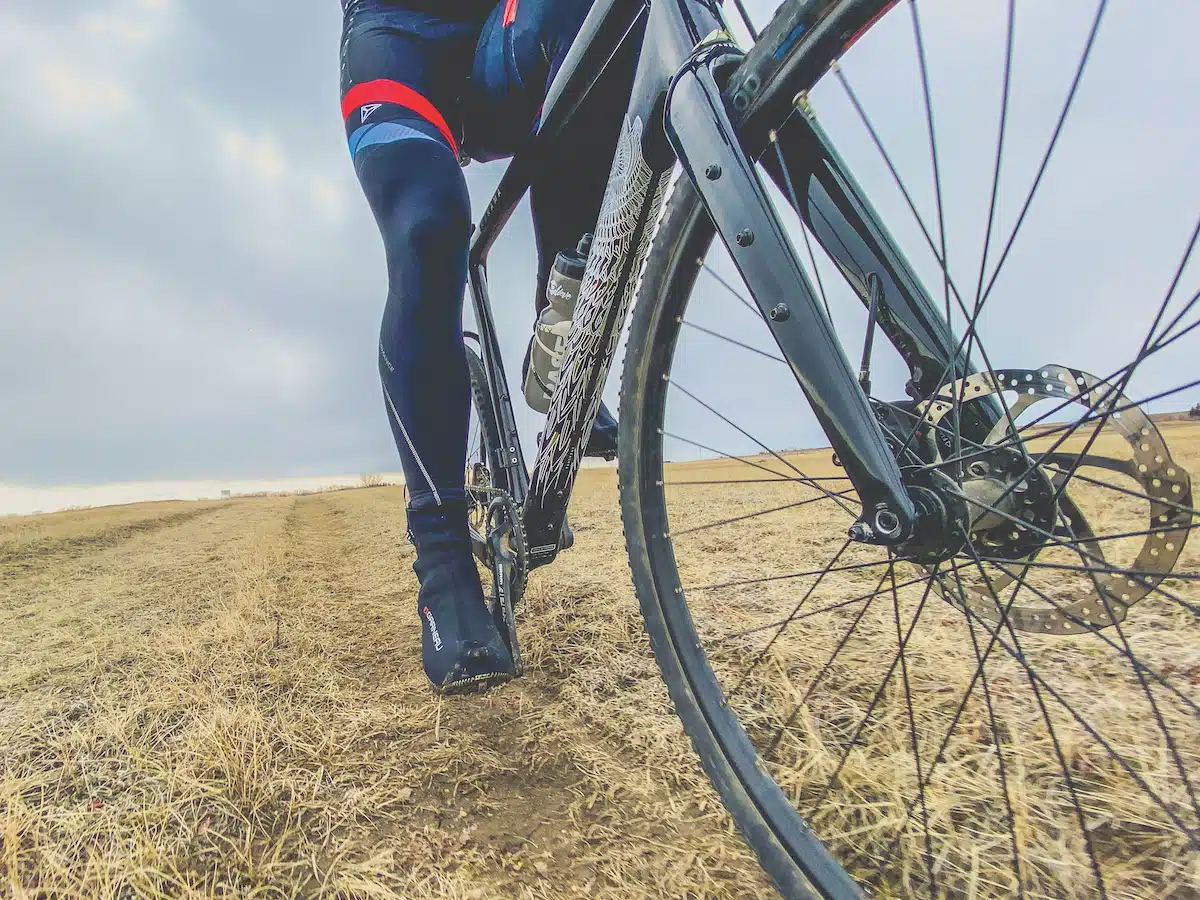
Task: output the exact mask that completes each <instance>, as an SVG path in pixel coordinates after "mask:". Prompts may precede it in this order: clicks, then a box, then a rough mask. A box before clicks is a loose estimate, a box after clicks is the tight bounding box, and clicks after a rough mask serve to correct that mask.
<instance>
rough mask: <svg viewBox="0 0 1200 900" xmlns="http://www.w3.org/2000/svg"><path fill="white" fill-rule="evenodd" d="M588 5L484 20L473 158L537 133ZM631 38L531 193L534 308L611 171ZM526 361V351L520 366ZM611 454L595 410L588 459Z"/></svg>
mask: <svg viewBox="0 0 1200 900" xmlns="http://www.w3.org/2000/svg"><path fill="white" fill-rule="evenodd" d="M591 6H592V0H516V2H506V3H504V4H501V5H500V6H498V7H497V8H496V9H495V10H494V11H493V12H492V15H491V16H490V17H489V19H488V20H487V22H486V23H485V24H484V28H483V32H482V34H481V36H480V40H479V47H478V49H477V52H476V55H475V64H474V67H473V70H472V76H471V87H470V90H469V93H468V97H467V114H468V115H467V138H468V143H469V147H468V149H469V150H470V152H471V153H472V155H475V156H477V157H478V158H481V159H491V158H496V157H499V156H503V155H506V154H508V153H512V152H513V151H514V150H515V149H516V148H517V147H518V146H519V145H520V142H521V141H522V140H523V139H524V138H525V137H526V136H528V135H529V134H530V133H531V132H533V131H534V130H536V128H537V125H538V122H539V119H540V115H541V109H542V102H543V100H544V99H545V95H546V91H547V90H548V89H549V87H550V84H551V82H552V81H553V80H554V76H555V75H556V74H557V73H558V70H559V67H560V66H561V65H562V62H563V59H564V58H565V57H566V54H567V51H568V50H569V49H570V47H571V44H572V42H573V41H574V40H575V36H576V35H577V34H578V33H579V28H580V26H581V25H582V24H583V20H584V18H585V17H586V16H587V13H588V10H589V9H590V8H591ZM637 44H638V42H637V41H632V42H630V43H629V44H628V45H627V46H626V47H624V48H622V50H621V51H620V52H619V53H618V55H617V57H616V58H615V59H614V60H613V63H612V65H611V66H610V67H609V69H608V70H607V71H606V73H605V75H604V77H603V79H602V81H601V82H600V83H599V84H598V85H597V87H596V88H595V89H594V90H593V91H592V93H591V94H590V95H589V96H588V98H587V99H586V100H585V104H584V107H583V108H582V109H581V110H580V114H579V115H578V116H576V117H575V119H574V121H573V122H572V125H571V127H570V128H569V129H568V131H567V132H566V133H565V134H564V135H563V136H562V138H561V141H560V144H559V148H560V157H561V158H562V159H564V160H569V161H570V162H569V164H564V165H561V166H548V167H546V169H545V171H543V172H541V173H539V175H538V177H537V178H535V179H534V182H533V185H532V189H531V192H530V202H531V206H532V211H533V223H534V239H535V242H536V246H537V254H538V286H537V292H536V294H535V299H534V305H535V310H536V311H537V312H541V311H542V309H544V308H545V306H546V304H547V303H548V300H547V299H546V283H547V280H548V279H549V274H550V266H551V265H552V263H553V260H554V255H555V254H556V253H557V252H558V251H560V250H562V249H565V248H567V247H573V246H574V245H575V243H576V242H577V241H578V239H579V237H580V236H581V235H582V234H583V233H584V232H585V231H590V230H592V229H593V228H594V226H595V223H596V220H597V218H598V216H599V213H600V204H601V201H602V200H603V197H604V189H605V186H606V184H607V181H608V174H609V170H610V168H611V166H612V159H613V153H614V150H615V148H616V138H617V135H618V133H619V126H620V122H621V118H622V116H623V115H624V112H625V109H626V107H627V105H628V100H629V92H630V88H631V86H632V83H633V75H634V70H635V68H636V65H637V55H636V52H637ZM528 365H529V357H528V354H526V359H525V362H524V366H526V367H527V366H528ZM615 450H616V420H615V419H614V418H613V417H612V414H611V413H610V412H609V410H608V408H607V407H606V406H604V405H601V408H600V413H599V415H598V416H597V420H596V425H595V427H594V429H593V435H592V438H591V439H590V440H589V442H588V447H587V452H588V453H589V455H591V454H594V455H608V454H609V453H615Z"/></svg>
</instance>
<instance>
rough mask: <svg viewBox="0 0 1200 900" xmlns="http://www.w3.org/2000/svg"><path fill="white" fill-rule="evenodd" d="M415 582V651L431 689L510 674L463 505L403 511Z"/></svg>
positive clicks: (473, 687)
mask: <svg viewBox="0 0 1200 900" xmlns="http://www.w3.org/2000/svg"><path fill="white" fill-rule="evenodd" d="M408 526H409V536H410V538H411V539H412V542H413V544H414V545H415V546H416V548H417V559H416V561H415V562H414V563H413V571H414V572H415V573H416V575H417V580H418V581H419V582H420V584H421V589H420V592H419V594H418V595H417V615H418V616H419V617H420V619H421V656H422V662H423V663H424V667H425V675H426V677H428V678H429V681H430V684H432V685H433V689H434V690H435V691H437V692H439V693H443V694H455V693H465V692H469V691H480V690H486V689H488V688H490V687H493V686H495V685H498V684H503V683H504V682H506V681H510V680H511V679H512V678H513V677H514V676H515V669H514V667H513V661H512V655H511V654H510V653H509V651H508V647H507V646H506V645H505V642H504V639H503V638H502V637H501V635H500V632H499V630H498V629H497V627H496V623H495V621H494V619H493V618H492V614H491V613H490V612H489V611H488V608H487V604H486V602H485V601H484V598H483V585H482V584H481V583H480V580H479V570H478V569H476V568H475V558H474V556H473V555H472V552H471V538H470V533H469V531H468V530H467V512H466V504H465V503H462V502H459V503H450V504H444V505H442V506H429V507H425V508H423V509H412V508H411V507H410V508H409V510H408Z"/></svg>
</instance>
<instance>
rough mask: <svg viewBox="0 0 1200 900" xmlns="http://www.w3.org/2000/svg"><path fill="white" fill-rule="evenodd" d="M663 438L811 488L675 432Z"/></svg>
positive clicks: (772, 470)
mask: <svg viewBox="0 0 1200 900" xmlns="http://www.w3.org/2000/svg"><path fill="white" fill-rule="evenodd" d="M663 437H669V438H671V439H672V440H675V441H682V442H683V443H685V444H689V445H691V446H693V447H696V448H697V449H699V450H707V451H708V452H709V453H715V454H717V456H719V457H721V458H722V459H729V460H735V461H737V462H740V463H745V464H746V465H748V466H750V467H752V468H755V469H761V470H762V471H764V472H766V473H767V474H769V475H778V476H779V479H778V480H779V481H790V482H792V483H793V484H803V485H807V486H810V487H811V485H809V484H808V481H806V480H804V479H802V478H792V477H791V476H790V475H788V474H787V472H777V471H775V470H774V469H769V468H767V467H766V466H764V465H762V464H761V463H756V462H754V460H752V459H746V458H745V457H743V456H734V455H733V454H732V453H725V452H723V451H721V450H714V449H713V448H712V447H710V446H708V445H707V444H701V443H700V442H699V441H693V440H692V439H691V438H685V437H683V436H682V435H678V434H675V433H674V432H671V431H665V430H664V431H663ZM770 480H775V479H770Z"/></svg>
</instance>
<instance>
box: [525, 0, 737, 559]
mask: <svg viewBox="0 0 1200 900" xmlns="http://www.w3.org/2000/svg"><path fill="white" fill-rule="evenodd" d="M722 27H723V24H722V22H721V21H720V19H719V18H718V16H717V12H716V11H715V7H711V6H710V5H708V4H707V3H704V2H684V0H674V2H672V0H664V2H661V3H655V4H654V5H653V6H651V8H650V19H649V22H648V23H647V29H646V40H645V42H644V44H643V51H642V57H641V59H640V61H639V63H638V71H637V75H636V77H635V78H634V85H633V93H632V99H631V102H630V105H629V110H628V112H627V113H626V116H625V122H624V124H623V126H622V128H621V134H620V137H619V138H618V141H617V150H616V155H615V157H614V159H613V166H612V170H611V172H610V174H609V179H608V187H607V189H606V190H605V194H604V202H603V205H602V206H601V210H600V219H599V222H598V223H597V225H596V233H595V238H594V240H593V241H592V250H591V255H590V256H589V257H588V263H587V269H586V270H585V272H584V276H583V284H582V285H581V287H580V292H579V302H578V305H577V306H576V310H575V317H574V319H573V321H572V324H571V332H570V334H569V336H568V338H567V347H566V351H565V355H564V357H563V366H562V371H561V374H560V376H559V380H558V385H557V387H556V388H555V390H554V395H553V397H552V399H551V401H550V410H549V413H548V414H547V417H546V426H545V429H544V430H543V432H542V435H543V437H542V444H541V447H540V448H539V449H538V457H537V462H536V464H535V466H534V470H533V477H532V479H531V481H530V485H529V496H528V498H527V499H526V501H525V513H524V522H525V532H526V542H527V546H528V548H529V565H530V568H536V567H538V566H542V565H545V564H546V563H548V562H550V561H551V560H552V559H553V558H554V557H555V555H557V553H558V544H559V537H560V535H561V532H562V524H563V520H564V518H565V516H566V509H567V504H568V502H569V501H570V498H571V490H572V488H573V487H574V484H575V476H576V474H577V473H578V471H579V465H580V463H581V462H582V460H583V448H584V445H585V444H586V442H587V437H588V435H589V433H590V432H591V428H592V423H593V422H595V420H596V414H597V412H598V411H599V409H600V401H601V397H602V395H603V392H604V384H605V381H606V380H607V378H608V372H609V369H610V368H611V366H612V360H613V356H614V355H615V353H616V349H617V343H618V341H619V340H620V337H621V329H622V327H623V326H624V324H625V319H626V316H627V314H628V312H629V304H630V301H631V300H632V298H633V292H634V288H635V287H636V285H637V279H638V276H639V275H640V274H641V268H642V263H643V262H644V261H645V258H646V254H647V252H648V251H649V249H650V237H651V234H652V232H653V227H654V225H655V223H656V222H657V221H658V217H659V213H660V212H661V211H662V205H663V199H664V197H665V195H666V189H667V185H668V184H669V182H670V176H671V170H672V168H673V166H674V162H675V159H674V155H673V154H672V152H671V150H670V147H669V145H668V143H667V140H666V135H665V134H664V132H663V126H662V122H663V103H664V100H665V97H666V92H667V88H668V86H669V85H670V82H671V78H672V77H673V76H674V74H675V72H676V71H678V69H679V67H680V66H682V65H683V63H684V61H685V60H686V59H687V57H688V55H689V54H690V53H691V51H692V48H693V47H695V45H696V43H697V42H698V40H699V37H697V35H705V34H709V33H712V32H713V31H714V30H717V29H719V28H722Z"/></svg>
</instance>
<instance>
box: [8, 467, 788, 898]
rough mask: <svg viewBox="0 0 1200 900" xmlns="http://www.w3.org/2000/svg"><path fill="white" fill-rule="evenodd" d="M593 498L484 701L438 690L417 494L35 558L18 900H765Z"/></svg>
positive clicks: (162, 519) (248, 504)
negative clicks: (411, 501)
mask: <svg viewBox="0 0 1200 900" xmlns="http://www.w3.org/2000/svg"><path fill="white" fill-rule="evenodd" d="M585 477H586V478H587V479H589V480H590V482H592V485H591V487H590V488H589V489H588V490H584V491H581V492H580V501H579V502H578V503H577V504H575V506H574V507H573V510H577V511H576V512H574V513H573V515H574V516H575V517H576V519H577V520H578V521H579V522H580V523H581V524H580V526H579V532H580V534H579V543H578V544H577V549H576V550H574V551H572V553H570V554H567V555H565V556H564V557H563V560H562V562H561V564H560V565H558V566H556V567H554V568H553V569H552V570H551V571H550V572H547V573H545V574H544V575H543V574H542V573H539V574H538V576H537V577H535V578H534V580H533V582H532V584H531V586H530V590H529V594H528V598H527V601H526V605H525V608H524V609H523V611H522V612H521V614H520V623H521V629H522V638H523V641H524V647H525V652H526V656H527V660H528V663H529V669H530V672H529V675H528V677H527V678H525V679H524V680H522V681H521V682H517V683H514V684H511V685H508V686H506V687H504V688H502V689H499V690H497V691H494V692H492V693H491V694H489V695H486V696H483V697H470V698H455V699H439V698H437V697H436V696H434V695H433V694H432V693H431V692H430V691H429V689H428V688H427V686H426V683H425V679H424V676H423V674H422V673H421V671H420V663H419V654H420V633H419V630H418V629H417V627H416V614H415V597H416V587H417V585H416V580H415V577H414V576H413V573H412V570H411V563H412V559H413V554H412V548H411V546H410V545H409V544H408V543H407V542H406V541H405V539H404V524H403V506H402V504H403V498H402V494H401V492H400V491H398V490H395V489H390V488H380V489H370V490H356V491H345V492H337V493H329V494H323V495H313V496H305V497H295V498H272V499H263V500H249V501H237V502H234V503H226V504H215V505H214V504H173V505H172V506H171V507H169V508H164V509H163V510H161V512H162V513H163V514H162V515H159V516H146V517H145V518H138V517H137V516H136V515H135V513H133V512H131V511H130V510H129V509H124V510H123V511H122V512H121V513H120V519H118V520H117V521H115V522H106V521H105V518H106V515H108V514H109V513H106V511H104V510H97V511H93V512H92V513H91V514H90V515H89V516H83V515H82V514H80V513H71V514H70V515H71V517H72V519H71V522H72V524H71V526H70V528H67V529H65V530H66V531H67V532H68V533H67V534H65V535H62V536H59V537H54V536H50V537H45V536H41V537H39V539H38V541H34V542H28V541H27V542H26V546H24V547H21V548H20V550H19V551H18V552H19V553H21V554H22V555H21V557H20V559H21V564H20V565H19V566H17V565H12V566H10V568H9V569H8V571H7V574H6V577H5V578H3V579H2V580H0V697H3V698H4V699H0V746H2V747H3V748H4V750H3V751H2V753H3V755H2V756H0V762H2V764H3V778H2V779H0V820H2V822H3V826H4V827H3V828H2V829H0V885H7V886H8V887H9V888H10V889H11V890H12V892H13V893H14V895H16V896H21V894H20V893H19V892H20V891H22V890H23V891H25V892H26V894H27V895H30V896H32V895H35V894H36V892H38V891H42V892H44V893H45V894H46V895H54V896H80V897H83V896H86V897H122V898H123V897H133V896H138V897H227V896H247V895H250V894H252V893H254V895H255V896H263V897H347V898H349V897H363V898H367V897H370V898H379V897H416V898H420V897H487V898H492V897H546V898H549V897H562V896H584V895H586V896H590V897H613V898H617V897H622V898H625V897H661V896H670V897H683V896H689V897H731V898H732V897H738V898H741V897H746V898H749V897H768V896H771V892H770V890H769V887H768V884H767V882H766V880H765V878H764V877H763V876H762V874H761V872H760V871H759V869H758V867H757V864H756V863H755V862H754V860H753V858H752V857H751V856H750V855H749V854H748V852H747V851H746V850H745V848H744V846H743V845H742V844H741V841H740V839H739V838H738V837H737V836H736V835H735V834H734V833H733V832H732V830H731V825H730V823H729V822H728V820H727V817H726V815H725V813H724V811H723V810H722V809H721V808H720V806H719V804H718V803H717V802H716V799H715V795H714V794H713V793H712V791H711V789H710V788H709V786H708V784H707V782H706V780H705V779H704V777H703V775H702V774H701V772H700V770H699V767H698V765H697V763H696V760H695V757H694V755H693V754H692V752H691V749H690V746H689V744H688V742H687V739H686V737H685V736H684V735H683V733H682V729H681V728H680V727H679V725H678V722H677V720H676V719H675V718H674V716H673V714H672V713H671V712H670V710H669V708H668V706H667V703H666V693H665V690H664V689H663V687H662V685H661V682H660V681H659V680H658V677H657V670H656V668H655V666H654V662H653V658H652V656H651V654H650V651H649V646H648V644H647V642H646V641H645V639H644V636H643V635H642V633H641V626H640V619H639V618H638V617H637V615H636V607H635V604H634V600H633V597H632V589H631V588H630V586H629V578H628V574H627V569H626V568H625V560H624V555H623V553H624V551H623V546H622V545H621V533H620V525H619V521H618V520H617V517H616V505H615V500H616V498H615V485H614V484H613V483H612V473H610V472H598V473H595V474H590V475H587V476H585ZM179 506H184V507H187V508H185V509H179V508H177V507H179ZM43 518H46V517H43ZM89 520H90V521H89ZM39 527H40V528H42V529H44V528H45V527H46V523H45V522H42V523H41V524H40V525H39ZM60 530H63V529H60ZM15 540H20V538H19V536H18V537H17V538H16V539H15Z"/></svg>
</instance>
